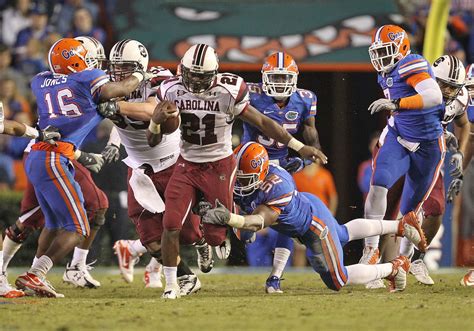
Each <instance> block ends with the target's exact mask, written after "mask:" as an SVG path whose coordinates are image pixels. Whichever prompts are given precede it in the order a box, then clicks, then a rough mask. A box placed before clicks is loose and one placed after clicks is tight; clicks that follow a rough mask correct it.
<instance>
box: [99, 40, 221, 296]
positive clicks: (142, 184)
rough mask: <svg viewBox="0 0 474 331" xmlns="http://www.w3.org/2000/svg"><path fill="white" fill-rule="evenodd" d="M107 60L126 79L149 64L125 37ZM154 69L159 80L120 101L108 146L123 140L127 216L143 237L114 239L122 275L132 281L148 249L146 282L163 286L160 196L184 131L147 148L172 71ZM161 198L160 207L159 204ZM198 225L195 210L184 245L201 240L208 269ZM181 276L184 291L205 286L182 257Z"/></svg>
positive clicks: (113, 74)
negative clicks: (159, 95)
mask: <svg viewBox="0 0 474 331" xmlns="http://www.w3.org/2000/svg"><path fill="white" fill-rule="evenodd" d="M109 61H110V70H109V74H110V77H111V79H112V80H113V81H123V80H124V79H126V78H127V77H129V76H130V75H131V74H133V72H135V71H136V70H146V69H147V68H148V51H147V49H146V48H145V46H144V45H143V44H141V43H140V42H138V41H136V40H131V39H126V40H122V41H119V42H117V43H116V44H115V45H114V46H113V47H112V49H111V51H110V55H109ZM150 70H151V71H154V72H156V76H157V78H156V79H154V80H153V81H148V82H143V83H142V84H140V85H139V86H138V88H137V89H136V90H134V91H133V92H132V93H131V94H130V95H128V96H127V97H126V98H125V99H126V100H125V101H121V102H120V103H119V107H120V114H118V115H116V116H114V117H112V118H111V119H112V120H113V122H114V124H115V126H116V129H115V130H116V131H115V130H114V132H112V134H111V140H110V141H109V143H108V146H109V148H112V147H110V146H116V147H117V148H115V149H114V150H115V151H118V146H120V144H122V145H123V146H124V147H125V150H126V152H127V158H126V159H124V160H123V162H124V163H125V164H126V165H127V166H128V216H129V217H130V219H132V221H133V223H134V224H135V228H136V230H137V233H138V235H139V237H140V240H139V241H131V240H120V241H117V242H116V243H115V245H114V250H115V253H116V254H117V258H118V261H119V267H120V271H121V274H122V276H123V278H124V280H125V281H126V282H132V281H133V266H134V264H135V263H136V261H137V259H138V257H139V256H140V255H141V254H143V253H145V252H146V251H148V252H149V253H150V254H151V255H152V257H153V258H152V259H151V261H150V263H149V264H148V266H147V268H146V270H145V277H144V280H145V286H146V287H161V286H162V285H161V272H160V269H161V264H160V263H159V261H161V248H160V246H161V245H160V243H161V235H162V231H163V230H162V229H163V226H162V218H163V211H164V204H163V200H162V197H163V196H164V193H165V189H166V187H167V185H168V182H169V179H170V177H171V174H172V173H173V170H174V168H175V163H176V160H177V159H178V156H179V141H180V139H179V137H180V132H179V130H176V131H175V132H173V133H171V134H169V135H166V136H164V137H163V140H162V143H161V144H159V145H158V146H154V147H150V146H148V143H147V138H146V129H147V128H148V125H149V121H150V119H151V116H152V114H153V111H154V109H155V106H156V105H157V102H156V98H155V94H156V91H157V88H158V85H159V83H160V82H161V80H163V79H165V78H169V77H172V74H171V72H170V71H169V70H166V69H163V68H151V69H150ZM158 78H160V79H161V80H160V79H158ZM108 152H110V151H108ZM108 152H106V154H108ZM110 158H111V159H114V157H110ZM159 201H161V205H162V207H161V208H160V207H157V206H158V205H159ZM199 223H200V220H199V217H198V216H197V215H193V214H191V215H190V216H189V222H185V226H184V229H183V232H182V233H181V241H182V242H183V243H184V244H194V243H196V242H197V243H198V244H197V246H198V254H200V257H204V256H206V257H207V259H199V260H198V261H200V260H202V264H201V265H200V266H201V270H202V271H204V272H207V271H210V269H211V268H212V263H213V262H212V257H210V255H209V254H208V253H206V252H208V251H209V250H210V247H209V245H207V244H206V243H205V242H204V241H203V237H202V233H201V230H200V229H199ZM178 277H179V279H178V281H179V284H180V293H181V295H187V294H190V293H193V292H196V291H197V290H199V289H200V287H201V284H200V281H199V279H198V278H197V276H196V275H195V274H194V273H193V272H192V271H191V270H190V269H189V267H188V266H187V264H186V263H185V262H184V261H183V260H181V261H180V263H179V265H178Z"/></svg>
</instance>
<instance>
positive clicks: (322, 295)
mask: <svg viewBox="0 0 474 331" xmlns="http://www.w3.org/2000/svg"><path fill="white" fill-rule="evenodd" d="M58 271H59V270H58ZM94 275H95V276H96V278H97V279H98V280H100V281H101V282H102V287H101V288H100V289H96V290H88V289H76V288H73V287H70V286H68V285H65V284H63V283H62V281H61V278H60V277H61V275H60V274H59V273H54V274H53V275H51V277H49V279H50V280H51V281H52V282H53V284H54V285H55V286H56V288H57V290H58V291H59V292H61V293H64V294H65V296H66V297H65V298H63V299H46V298H36V297H27V298H20V299H14V300H11V299H9V300H7V299H2V300H0V330H132V329H133V330H201V331H205V330H237V329H238V330H246V329H252V330H333V329H345V330H447V329H450V330H474V313H473V308H474V288H464V287H462V286H460V285H459V279H460V278H461V276H462V275H463V274H462V272H461V270H460V271H459V272H457V273H450V274H435V275H434V276H433V279H434V280H435V282H436V284H435V285H434V286H432V287H426V286H422V285H420V284H417V283H416V282H415V280H414V278H413V277H410V278H409V280H410V281H409V286H408V287H407V289H406V290H405V292H403V293H397V294H390V293H388V292H387V291H386V290H382V289H381V290H372V291H368V290H365V289H364V288H363V287H347V288H345V289H343V290H342V291H341V292H339V293H336V292H332V291H330V290H328V289H326V288H325V287H324V284H323V283H322V282H321V280H320V279H319V276H317V275H315V274H314V273H309V272H308V273H306V272H305V273H286V275H285V278H286V280H285V281H284V282H283V287H284V290H285V293H284V294H282V295H272V296H269V295H265V294H264V293H263V282H264V280H265V279H266V274H264V273H258V274H255V273H251V274H227V275H226V274H210V275H200V279H201V282H202V285H203V288H202V290H201V291H200V292H199V293H197V294H195V295H192V296H189V297H184V298H181V299H179V300H176V301H164V300H162V299H160V295H161V293H162V290H161V289H145V288H144V287H143V283H142V282H141V279H140V278H141V274H139V273H137V274H136V277H135V282H134V283H133V284H125V283H124V282H123V281H122V279H121V278H120V276H118V275H110V273H104V272H100V270H99V271H96V272H94ZM15 276H16V275H15V274H11V275H10V277H9V278H10V280H11V281H13V280H14V279H15Z"/></svg>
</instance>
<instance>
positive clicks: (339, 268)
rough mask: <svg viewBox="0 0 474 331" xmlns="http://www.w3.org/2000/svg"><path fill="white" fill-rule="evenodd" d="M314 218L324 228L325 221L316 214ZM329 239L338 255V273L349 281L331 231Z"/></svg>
mask: <svg viewBox="0 0 474 331" xmlns="http://www.w3.org/2000/svg"><path fill="white" fill-rule="evenodd" d="M313 220H314V221H315V222H316V223H318V224H319V225H321V226H322V227H323V228H324V227H326V226H327V225H326V223H324V221H323V220H322V219H320V218H318V217H316V216H313ZM326 238H328V240H329V243H330V245H331V248H332V251H333V252H334V254H335V255H336V260H337V270H338V273H339V276H340V277H341V279H342V281H343V282H344V283H347V277H346V275H345V274H344V269H343V267H342V265H341V259H340V258H339V252H338V250H337V247H336V245H335V244H334V240H333V239H332V236H331V232H330V231H328V234H327V237H326Z"/></svg>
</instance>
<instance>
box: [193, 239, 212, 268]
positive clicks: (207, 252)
mask: <svg viewBox="0 0 474 331" xmlns="http://www.w3.org/2000/svg"><path fill="white" fill-rule="evenodd" d="M196 252H197V255H198V259H197V264H198V267H199V269H200V270H201V271H202V272H204V273H208V272H209V271H211V270H212V267H214V260H213V259H212V247H211V246H209V244H208V243H206V242H205V243H204V244H202V245H196Z"/></svg>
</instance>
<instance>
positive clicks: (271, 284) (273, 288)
mask: <svg viewBox="0 0 474 331" xmlns="http://www.w3.org/2000/svg"><path fill="white" fill-rule="evenodd" d="M280 281H281V279H280V278H278V277H277V276H270V277H268V279H267V281H266V283H265V293H268V294H273V293H283V291H282V290H281V288H280Z"/></svg>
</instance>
